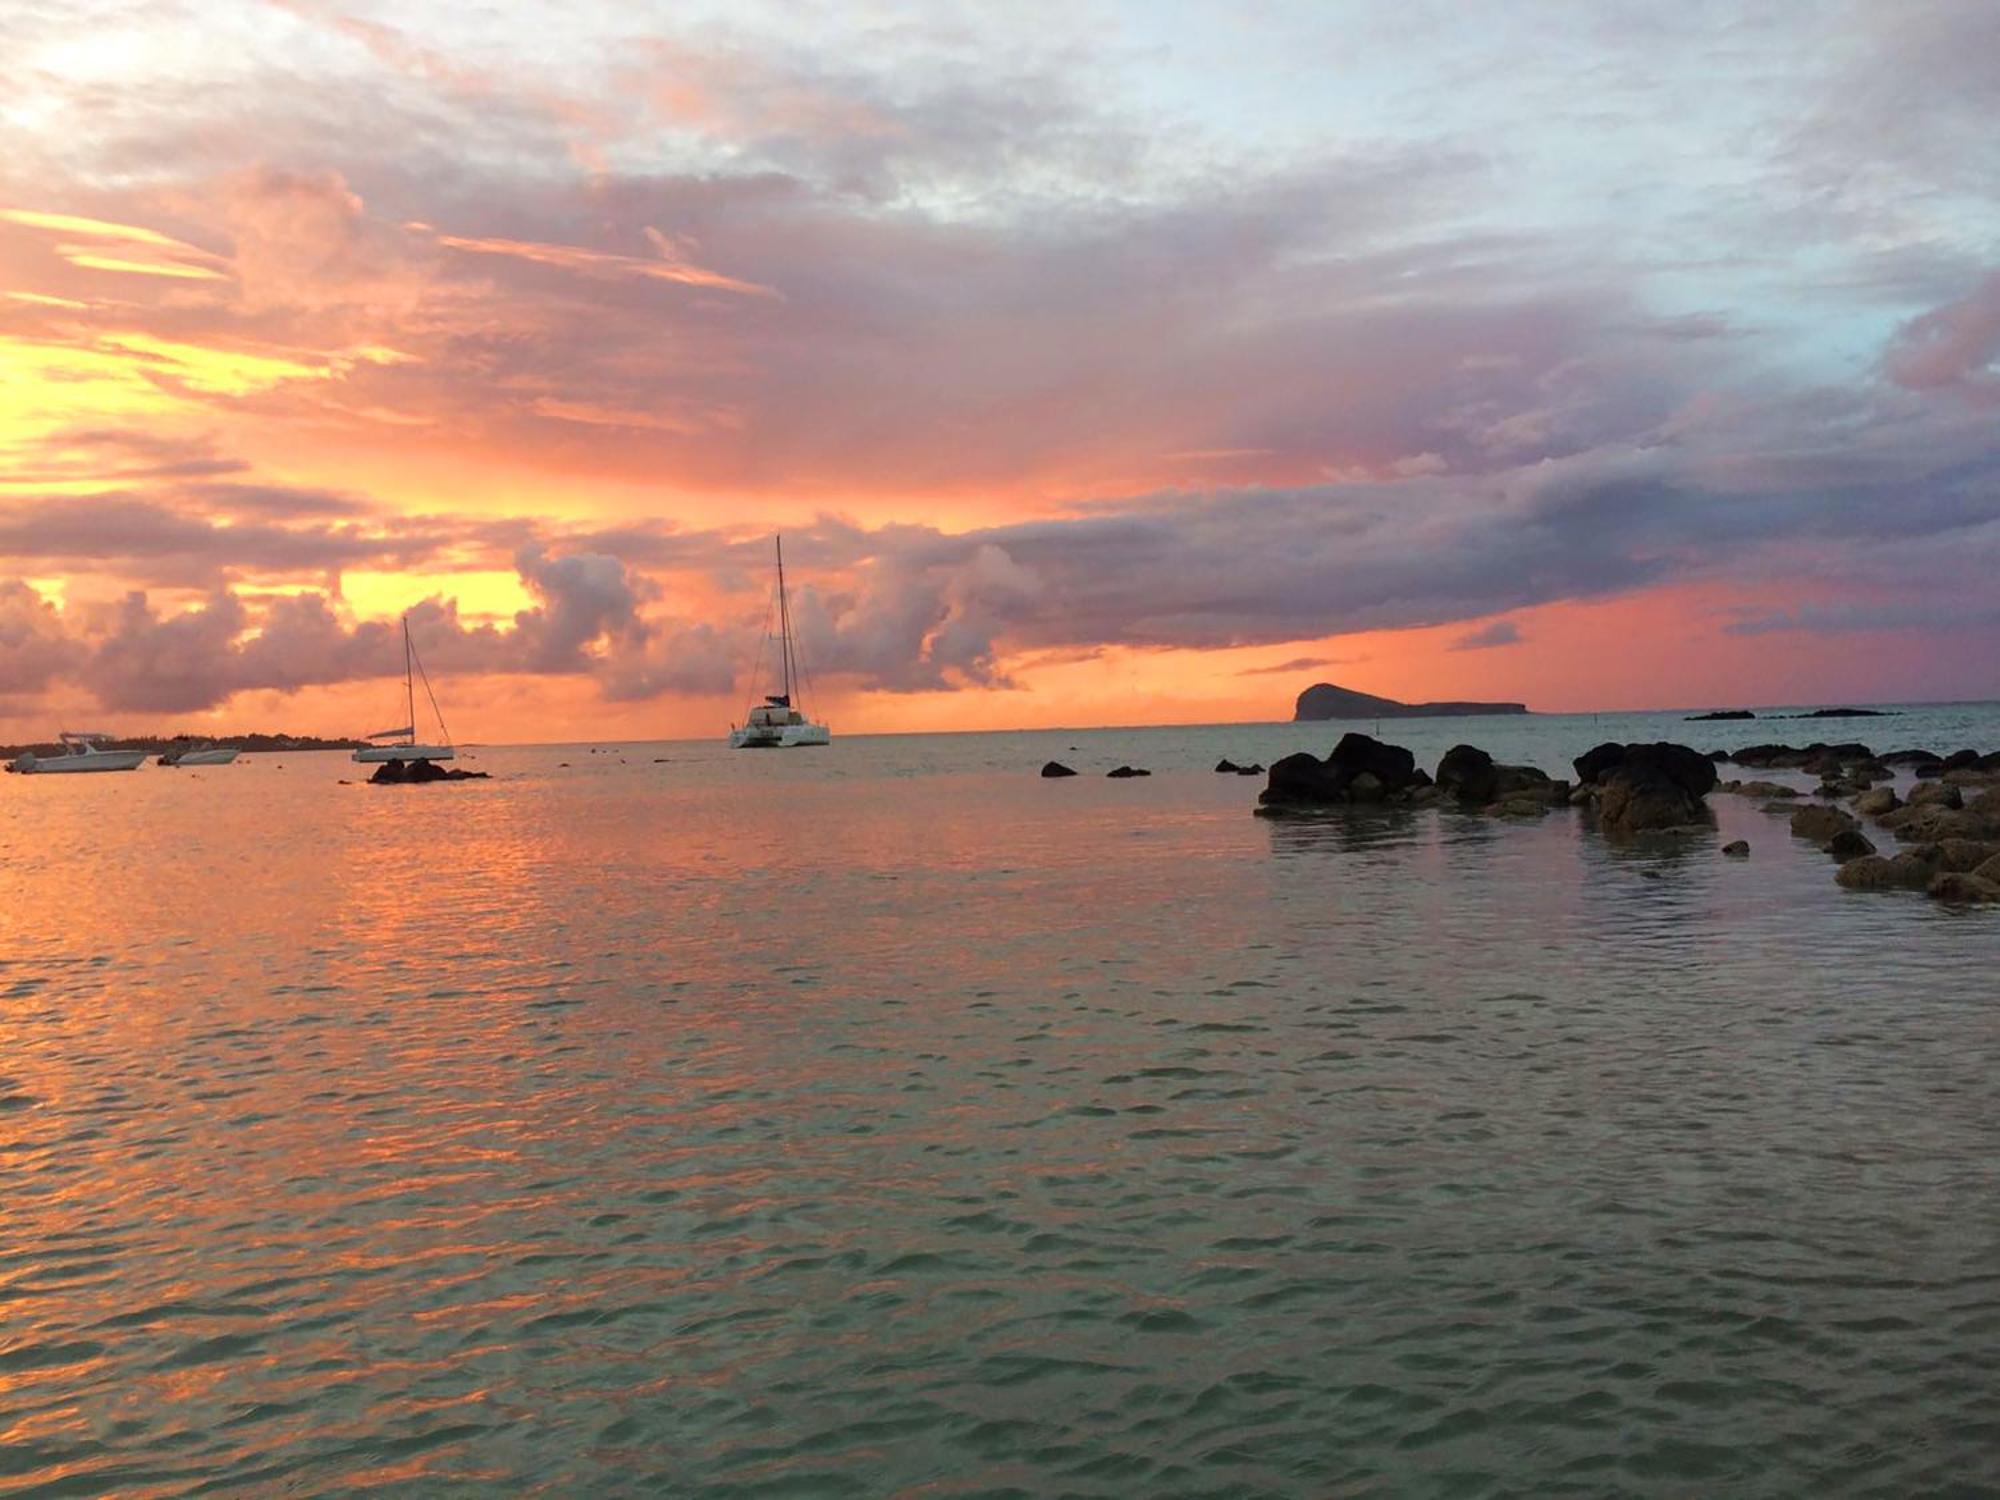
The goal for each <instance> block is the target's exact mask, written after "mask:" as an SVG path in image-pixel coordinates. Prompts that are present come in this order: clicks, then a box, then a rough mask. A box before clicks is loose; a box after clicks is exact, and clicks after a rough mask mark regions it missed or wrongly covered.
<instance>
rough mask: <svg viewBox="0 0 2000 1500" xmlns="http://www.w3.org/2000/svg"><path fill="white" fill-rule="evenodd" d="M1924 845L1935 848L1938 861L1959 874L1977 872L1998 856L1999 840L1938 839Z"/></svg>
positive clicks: (1999, 854)
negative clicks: (1935, 841)
mask: <svg viewBox="0 0 2000 1500" xmlns="http://www.w3.org/2000/svg"><path fill="white" fill-rule="evenodd" d="M1926 847H1927V848H1932V849H1935V850H1937V855H1938V862H1939V863H1940V864H1942V865H1943V866H1944V867H1945V868H1946V869H1947V870H1954V871H1957V872H1959V873H1961V874H1977V873H1978V872H1979V871H1980V870H1982V869H1984V868H1985V866H1986V865H1987V863H1988V862H1989V861H1991V860H1992V859H1994V858H1995V857H1996V856H2000V842H1996V841H1994V840H1991V839H1940V840H1939V841H1938V842H1937V843H1935V844H1931V845H1927V846H1926Z"/></svg>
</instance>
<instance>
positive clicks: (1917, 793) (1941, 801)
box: [1910, 781, 1965, 810]
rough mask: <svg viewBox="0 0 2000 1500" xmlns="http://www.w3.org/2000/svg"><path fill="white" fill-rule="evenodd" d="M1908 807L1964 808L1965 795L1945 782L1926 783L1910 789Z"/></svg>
mask: <svg viewBox="0 0 2000 1500" xmlns="http://www.w3.org/2000/svg"><path fill="white" fill-rule="evenodd" d="M1910 806H1912V807H1949V808H1952V809H1954V810H1955V809H1957V808H1961V807H1963V806H1965V793H1964V792H1962V791H1960V790H1959V789H1958V788H1957V787H1955V786H1952V785H1950V784H1949V783H1947V782H1943V781H1931V782H1926V783H1925V784H1924V785H1922V786H1918V787H1912V788H1910Z"/></svg>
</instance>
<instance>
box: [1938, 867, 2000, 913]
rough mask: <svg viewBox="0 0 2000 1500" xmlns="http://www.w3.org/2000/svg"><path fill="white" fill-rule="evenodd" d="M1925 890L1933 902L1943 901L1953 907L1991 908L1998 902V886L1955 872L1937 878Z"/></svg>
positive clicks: (1999, 889) (1999, 897) (1999, 890)
mask: <svg viewBox="0 0 2000 1500" xmlns="http://www.w3.org/2000/svg"><path fill="white" fill-rule="evenodd" d="M1925 890H1926V892H1927V893H1928V894H1929V896H1930V898H1931V899H1932V900H1933V901H1944V902H1948V903H1950V904H1951V905H1953V906H1991V905H1993V904H1995V903H1996V902H2000V885H1995V884H1994V883H1993V882H1992V881H1990V880H1982V879H1980V878H1979V877H1978V876H1977V875H1964V874H1960V873H1958V872H1957V871H1947V872H1946V873H1944V874H1942V875H1940V876H1938V877H1937V878H1936V879H1935V880H1933V881H1932V882H1931V883H1930V884H1929V885H1928V886H1926V887H1925Z"/></svg>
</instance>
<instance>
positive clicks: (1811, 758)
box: [1729, 740, 1875, 776]
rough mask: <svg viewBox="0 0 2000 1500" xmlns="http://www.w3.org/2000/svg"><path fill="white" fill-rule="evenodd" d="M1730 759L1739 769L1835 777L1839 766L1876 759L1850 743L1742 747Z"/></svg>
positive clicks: (1731, 754)
mask: <svg viewBox="0 0 2000 1500" xmlns="http://www.w3.org/2000/svg"><path fill="white" fill-rule="evenodd" d="M1729 758H1730V759H1731V760H1733V761H1735V762H1736V764H1737V765H1739V766H1755V767H1758V768H1760V769H1768V770H1782V771H1811V772H1812V773H1813V774H1814V775H1817V776H1825V775H1829V774H1838V773H1839V770H1840V768H1841V767H1842V766H1847V765H1853V764H1855V763H1857V762H1860V761H1871V760H1873V759H1875V753H1874V752H1873V751H1872V750H1870V749H1869V748H1868V747H1867V746H1866V745H1860V744H1855V743H1854V742H1852V741H1847V742H1844V743H1841V744H1838V745H1827V744H1822V743H1820V742H1819V741H1817V740H1815V741H1814V742H1813V743H1812V744H1810V745H1745V746H1744V747H1743V748H1742V749H1740V750H1733V751H1731V752H1730V755H1729Z"/></svg>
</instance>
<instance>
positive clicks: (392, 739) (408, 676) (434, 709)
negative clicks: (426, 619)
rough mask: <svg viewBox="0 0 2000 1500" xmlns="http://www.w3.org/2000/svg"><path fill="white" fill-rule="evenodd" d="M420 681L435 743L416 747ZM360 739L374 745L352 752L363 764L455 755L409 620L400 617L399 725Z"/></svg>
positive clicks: (455, 752)
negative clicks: (434, 721)
mask: <svg viewBox="0 0 2000 1500" xmlns="http://www.w3.org/2000/svg"><path fill="white" fill-rule="evenodd" d="M419 679H422V681H423V684H424V697H425V699H426V700H428V701H429V703H430V706H431V713H432V714H433V715H435V716H436V718H437V725H438V741H439V742H438V743H435V744H428V745H427V744H420V743H418V740H417V691H416V684H417V681H418V680H419ZM362 738H364V739H367V740H370V741H373V742H375V743H371V744H367V745H363V746H361V747H360V748H359V749H358V750H356V751H355V752H354V758H355V759H356V760H358V761H360V762H362V763H363V764H369V763H378V764H379V763H380V762H383V761H391V760H400V761H404V762H406V763H407V762H409V761H413V760H450V759H452V758H453V756H455V755H456V754H457V751H455V750H453V749H452V744H451V731H450V730H448V729H446V728H445V727H444V713H443V711H442V710H440V709H439V708H438V701H437V694H436V693H433V692H432V691H431V679H430V674H429V673H427V672H425V671H424V664H423V661H422V660H421V659H420V658H419V657H418V656H417V647H416V643H415V642H414V641H412V640H411V639H410V617H409V616H408V615H404V616H403V722H402V723H401V724H400V725H398V726H397V727H396V728H394V729H378V730H376V731H375V732H374V733H373V734H370V735H364V736H362Z"/></svg>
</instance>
